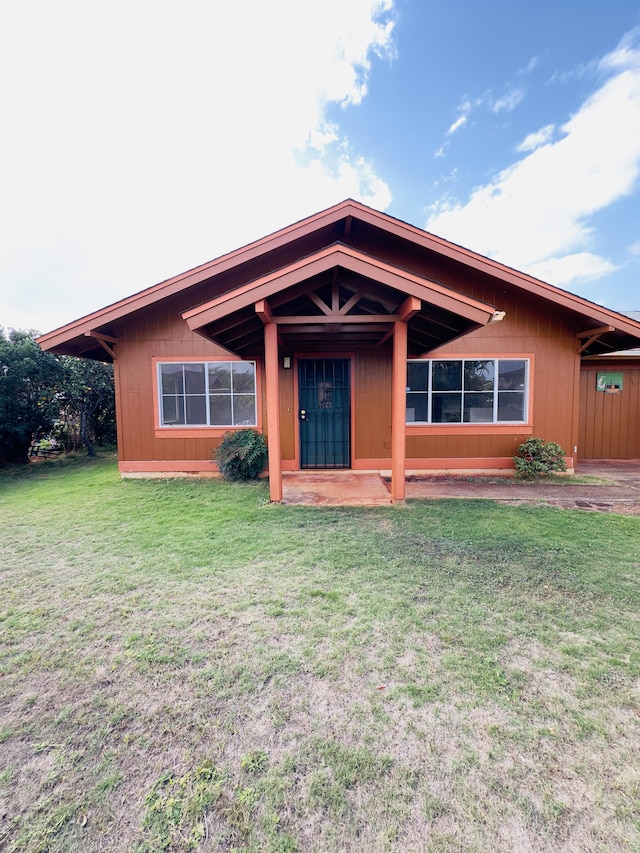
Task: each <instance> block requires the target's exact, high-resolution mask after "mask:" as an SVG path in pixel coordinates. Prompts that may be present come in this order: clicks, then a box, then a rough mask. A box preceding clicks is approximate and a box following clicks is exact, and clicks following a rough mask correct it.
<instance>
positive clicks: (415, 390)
mask: <svg viewBox="0 0 640 853" xmlns="http://www.w3.org/2000/svg"><path fill="white" fill-rule="evenodd" d="M528 374H529V361H528V359H525V358H481V359H480V358H469V359H467V358H464V359H441V360H436V359H429V360H426V359H421V360H419V361H409V362H407V423H428V424H460V423H465V424H468V423H471V424H495V423H523V422H526V420H527V389H528Z"/></svg>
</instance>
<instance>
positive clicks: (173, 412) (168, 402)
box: [162, 394, 184, 426]
mask: <svg viewBox="0 0 640 853" xmlns="http://www.w3.org/2000/svg"><path fill="white" fill-rule="evenodd" d="M183 423H184V397H178V396H175V395H170V396H167V395H164V394H163V396H162V425H163V426H173V425H174V424H183Z"/></svg>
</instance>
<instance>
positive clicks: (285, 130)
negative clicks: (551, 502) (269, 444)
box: [0, 0, 640, 332]
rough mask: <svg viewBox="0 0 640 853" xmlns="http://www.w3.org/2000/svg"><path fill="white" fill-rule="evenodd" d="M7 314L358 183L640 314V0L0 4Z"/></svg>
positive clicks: (362, 194)
mask: <svg viewBox="0 0 640 853" xmlns="http://www.w3.org/2000/svg"><path fill="white" fill-rule="evenodd" d="M0 108H1V116H2V131H1V132H0V327H3V328H5V329H9V328H16V329H33V330H36V331H38V332H46V331H50V330H52V329H54V328H57V327H58V326H61V325H63V324H65V323H67V322H71V321H73V320H75V319H77V318H79V317H81V316H83V315H85V314H87V313H90V312H91V311H94V310H97V309H99V308H102V307H104V306H106V305H108V304H111V303H112V302H115V301H117V300H118V299H121V298H124V297H126V296H129V295H130V294H132V293H135V292H137V291H139V290H142V289H144V288H145V287H148V286H150V285H153V284H155V283H157V282H159V281H163V280H165V279H167V278H170V277H171V276H173V275H176V274H178V273H180V272H183V271H185V270H188V269H191V268H192V267H195V266H197V265H198V264H201V263H204V262H206V261H208V260H211V259H213V258H215V257H217V256H219V255H221V254H223V253H224V252H227V251H231V250H233V249H235V248H237V247H239V246H242V245H245V244H246V243H248V242H251V241H252V240H255V239H258V238H260V237H262V236H264V235H266V234H269V233H271V232H272V231H275V230H277V229H279V228H282V227H285V226H287V225H289V224H290V223H292V222H295V221H297V220H299V219H301V218H303V217H305V216H308V215H311V214H313V213H315V212H317V211H319V210H322V209H324V208H326V207H329V206H330V205H332V204H335V203H337V202H339V201H342V200H343V199H345V198H355V199H357V200H359V201H361V202H363V203H365V204H368V205H371V206H372V207H375V208H377V209H379V210H383V211H385V212H387V213H389V214H390V215H392V216H395V217H397V218H399V219H402V220H403V221H405V222H409V223H411V224H412V225H417V226H419V227H421V228H425V229H427V230H428V231H431V232H433V233H435V234H438V235H439V236H441V237H444V238H446V239H449V240H451V241H453V242H455V243H459V244H461V245H463V246H465V247H467V248H469V249H472V250H474V251H476V252H479V253H481V254H483V255H487V256H489V257H492V258H495V259H496V260H498V261H500V262H502V263H505V264H507V265H509V266H512V267H515V268H517V269H520V270H523V271H525V272H529V273H531V274H532V275H535V276H537V277H539V278H541V279H543V280H545V281H548V282H550V283H552V284H555V285H557V286H559V287H562V288H564V289H566V290H569V291H571V292H573V293H577V294H579V295H580V296H583V297H585V298H587V299H590V300H592V301H594V302H597V303H599V304H603V305H606V306H608V307H610V308H613V309H615V310H618V311H622V312H624V311H627V310H638V309H640V0H635V2H631V0H629V1H628V2H627V0H609V1H608V2H607V3H596V2H587V3H585V2H584V0H564V2H562V3H558V2H557V0H537V2H536V3H535V4H534V3H527V4H524V3H514V2H513V0H482V2H481V3H480V2H478V0H450V2H449V3H447V4H443V3H436V2H432V0H323V1H322V2H321V3H320V2H317V0H269V2H268V3H267V2H265V0H236V2H235V3H233V4H231V3H229V2H224V3H223V2H220V0H208V2H203V0H185V2H184V3H180V4H178V3H174V2H166V0H153V2H149V0H127V2H122V0H111V2H109V3H105V4H97V3H87V2H86V0H79V1H77V0H58V2H56V3H51V2H50V0H32V2H29V3H8V4H5V5H4V7H3V10H2V13H1V16H0Z"/></svg>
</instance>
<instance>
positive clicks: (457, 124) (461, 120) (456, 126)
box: [447, 115, 467, 136]
mask: <svg viewBox="0 0 640 853" xmlns="http://www.w3.org/2000/svg"><path fill="white" fill-rule="evenodd" d="M466 123H467V116H466V115H462V116H458V118H457V119H456V120H455V121H454V122H453V124H452V125H450V127H449V129H448V130H447V136H451V134H452V133H455V132H456V130H460V128H461V127H464V126H465V124H466Z"/></svg>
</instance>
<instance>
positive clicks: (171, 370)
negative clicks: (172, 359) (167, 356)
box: [160, 364, 184, 394]
mask: <svg viewBox="0 0 640 853" xmlns="http://www.w3.org/2000/svg"><path fill="white" fill-rule="evenodd" d="M160 375H161V377H162V393H163V394H182V393H184V382H183V374H182V365H181V364H161V365H160Z"/></svg>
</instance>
